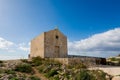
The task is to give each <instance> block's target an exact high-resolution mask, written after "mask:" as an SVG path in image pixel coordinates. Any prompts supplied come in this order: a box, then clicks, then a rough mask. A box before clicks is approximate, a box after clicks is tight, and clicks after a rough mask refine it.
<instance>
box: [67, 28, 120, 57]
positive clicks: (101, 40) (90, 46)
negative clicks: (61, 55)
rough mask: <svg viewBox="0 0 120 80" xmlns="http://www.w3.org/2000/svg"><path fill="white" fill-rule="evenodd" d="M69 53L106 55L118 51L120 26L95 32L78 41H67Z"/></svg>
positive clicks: (119, 48) (119, 47)
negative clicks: (102, 31)
mask: <svg viewBox="0 0 120 80" xmlns="http://www.w3.org/2000/svg"><path fill="white" fill-rule="evenodd" d="M68 47H69V54H76V55H89V56H101V57H108V56H113V55H116V54H118V53H120V28H116V29H113V30H109V31H107V32H104V33H99V34H95V35H93V36H91V37H89V38H87V39H83V40H80V41H73V42H70V41H68Z"/></svg>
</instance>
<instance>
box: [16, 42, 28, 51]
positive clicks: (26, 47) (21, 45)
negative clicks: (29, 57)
mask: <svg viewBox="0 0 120 80" xmlns="http://www.w3.org/2000/svg"><path fill="white" fill-rule="evenodd" d="M18 46H19V47H18V49H20V50H23V51H27V52H29V51H30V43H28V44H25V43H20V44H19V45H18Z"/></svg>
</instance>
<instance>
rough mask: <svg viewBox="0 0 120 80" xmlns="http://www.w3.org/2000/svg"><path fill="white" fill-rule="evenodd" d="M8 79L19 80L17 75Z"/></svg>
mask: <svg viewBox="0 0 120 80" xmlns="http://www.w3.org/2000/svg"><path fill="white" fill-rule="evenodd" d="M9 80H19V79H18V78H17V77H13V78H11V79H9Z"/></svg>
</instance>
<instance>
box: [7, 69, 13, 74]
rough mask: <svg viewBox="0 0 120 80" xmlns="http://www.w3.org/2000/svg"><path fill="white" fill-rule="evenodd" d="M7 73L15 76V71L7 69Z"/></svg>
mask: <svg viewBox="0 0 120 80" xmlns="http://www.w3.org/2000/svg"><path fill="white" fill-rule="evenodd" d="M5 73H7V74H15V71H14V70H9V69H7V70H5Z"/></svg>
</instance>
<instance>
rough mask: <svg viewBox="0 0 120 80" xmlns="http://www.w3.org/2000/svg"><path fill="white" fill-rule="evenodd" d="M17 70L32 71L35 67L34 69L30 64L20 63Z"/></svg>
mask: <svg viewBox="0 0 120 80" xmlns="http://www.w3.org/2000/svg"><path fill="white" fill-rule="evenodd" d="M15 71H19V72H24V73H32V72H33V69H32V66H31V65H29V64H18V65H17V66H16V67H15Z"/></svg>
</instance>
